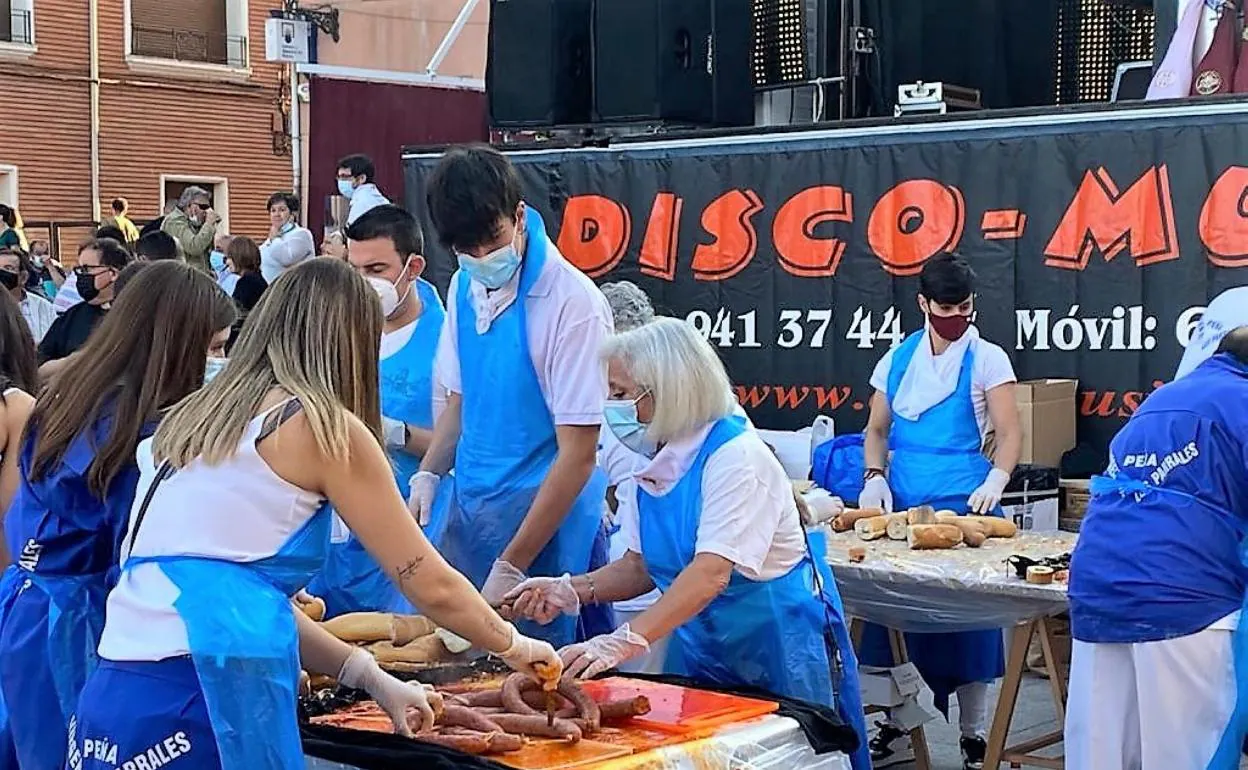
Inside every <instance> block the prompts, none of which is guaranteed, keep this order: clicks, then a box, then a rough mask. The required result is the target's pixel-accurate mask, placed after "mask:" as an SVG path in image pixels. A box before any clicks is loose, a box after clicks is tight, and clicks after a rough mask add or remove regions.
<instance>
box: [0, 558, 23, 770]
mask: <svg viewBox="0 0 1248 770" xmlns="http://www.w3.org/2000/svg"><path fill="white" fill-rule="evenodd" d="M23 582H25V578H23V577H22V575H21V573H20V571H19V570H17V569H14V568H11V567H10V568H8V569H6V570H5V571H4V576H3V577H0V628H3V627H4V616H5V615H6V614H7V613H8V610H9V605H10V604H12V600H13V599H14V598H16V597H17V592H18V590H20V588H21V583H23ZM0 770H18V765H17V751H16V749H15V748H14V746H13V733H12V731H11V730H10V729H9V709H8V706H6V705H5V700H4V688H2V687H0Z"/></svg>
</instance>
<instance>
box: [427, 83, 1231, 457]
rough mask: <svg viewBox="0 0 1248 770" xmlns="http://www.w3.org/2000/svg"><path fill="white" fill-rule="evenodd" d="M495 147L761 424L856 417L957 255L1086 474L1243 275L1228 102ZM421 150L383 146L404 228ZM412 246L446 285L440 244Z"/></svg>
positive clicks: (996, 330)
mask: <svg viewBox="0 0 1248 770" xmlns="http://www.w3.org/2000/svg"><path fill="white" fill-rule="evenodd" d="M507 149H508V151H509V154H510V156H511V157H512V159H513V161H514V162H515V163H516V166H517V167H518V169H519V171H520V174H521V177H522V179H523V181H524V185H525V199H526V201H527V202H528V203H529V204H530V205H532V206H534V207H536V208H537V210H538V211H540V212H541V214H542V215H543V217H545V219H546V223H547V229H548V231H549V233H550V237H551V238H552V239H553V240H554V241H555V243H557V244H558V246H559V249H560V250H561V251H562V252H563V254H564V256H566V257H567V258H568V259H570V260H572V261H573V262H574V263H575V264H576V265H577V266H579V267H580V268H581V269H582V270H584V271H585V272H586V273H588V274H589V275H591V276H592V277H594V278H595V279H596V280H598V281H613V280H630V281H634V282H636V283H637V284H639V285H640V286H641V287H642V288H644V289H645V290H646V291H647V292H649V293H650V295H651V296H652V297H653V299H654V302H655V305H656V307H657V308H658V309H659V310H660V312H662V313H664V314H668V315H674V316H679V317H681V318H685V319H687V320H688V321H689V322H690V323H692V324H693V325H694V326H696V327H697V328H698V330H699V331H701V332H702V333H703V334H705V335H706V337H707V339H709V340H710V341H711V342H712V343H713V344H714V345H715V346H716V347H718V348H719V350H720V352H721V353H722V355H723V358H724V360H725V361H726V362H727V364H728V368H729V372H730V374H731V376H732V378H733V381H734V382H735V383H736V389H737V395H738V397H739V398H740V400H741V402H742V403H743V404H744V405H745V407H746V409H747V410H748V411H749V413H750V415H751V417H752V418H753V419H754V420H755V422H756V423H757V424H758V425H759V426H760V427H768V428H777V429H793V428H799V427H802V426H806V425H809V424H811V421H812V420H813V419H814V417H815V416H816V415H818V414H820V413H823V414H830V415H832V416H833V417H834V419H835V421H836V426H837V432H838V433H839V432H844V431H848V430H858V429H861V427H862V425H864V424H865V421H866V416H867V411H868V410H867V404H868V401H869V399H870V396H871V389H870V386H869V385H868V379H869V378H870V375H871V371H872V369H873V367H874V366H875V364H876V362H877V361H878V360H879V358H880V356H882V355H883V354H884V353H885V352H886V351H887V350H888V349H889V348H890V347H891V346H894V345H897V344H898V343H899V342H901V340H902V339H904V338H905V336H906V335H907V334H911V333H913V332H915V331H916V330H917V329H919V328H920V326H921V324H922V315H921V313H920V312H919V308H918V305H917V303H916V299H915V295H916V292H917V289H918V281H917V278H916V276H917V274H918V272H919V270H920V268H921V267H922V265H923V263H924V261H925V260H927V259H928V258H930V257H931V256H933V255H935V254H940V253H942V252H956V253H958V254H961V255H962V256H963V257H965V258H966V259H967V260H968V261H969V262H970V263H971V265H972V266H973V267H974V269H975V271H976V272H977V273H978V275H979V284H980V287H981V291H980V294H979V295H978V297H977V298H976V312H977V318H976V324H977V326H978V328H979V330H980V332H981V334H982V336H984V337H985V338H987V339H990V340H992V341H994V342H996V343H998V344H1000V345H1002V346H1003V347H1004V348H1005V349H1006V350H1007V351H1009V352H1010V353H1011V355H1012V357H1013V360H1014V366H1015V369H1016V371H1017V373H1018V376H1019V378H1020V379H1036V378H1048V377H1055V378H1077V379H1078V381H1079V387H1078V393H1077V398H1076V408H1077V411H1078V429H1079V430H1078V432H1079V446H1078V447H1077V448H1076V450H1075V451H1073V452H1071V453H1069V454H1067V456H1066V459H1065V461H1064V470H1065V471H1066V473H1067V474H1070V475H1079V474H1088V473H1092V472H1096V471H1099V470H1100V469H1101V468H1103V467H1104V463H1105V459H1104V458H1105V452H1106V448H1107V446H1108V443H1109V440H1110V439H1111V438H1112V437H1113V435H1114V433H1115V432H1116V431H1117V430H1118V428H1119V427H1120V426H1121V425H1122V423H1123V421H1124V420H1125V419H1126V418H1128V417H1129V416H1130V415H1131V414H1132V413H1133V411H1134V410H1135V409H1136V408H1137V407H1138V406H1139V405H1140V403H1141V402H1142V401H1143V400H1144V399H1145V398H1146V397H1147V396H1148V394H1149V393H1150V392H1151V391H1153V390H1154V389H1156V388H1157V387H1158V386H1160V385H1161V384H1162V383H1164V382H1166V381H1167V380H1168V379H1170V377H1171V376H1172V375H1173V373H1174V369H1175V367H1176V365H1177V364H1178V361H1179V358H1180V356H1181V354H1182V351H1183V347H1184V346H1185V345H1186V344H1187V340H1188V337H1189V335H1190V333H1191V330H1192V328H1193V326H1194V325H1195V323H1196V321H1197V320H1199V317H1200V313H1201V311H1202V310H1203V307H1204V305H1205V304H1206V303H1207V302H1208V300H1209V299H1210V298H1211V297H1213V296H1215V295H1216V294H1217V293H1218V292H1220V291H1222V290H1224V289H1227V288H1230V287H1232V286H1237V285H1242V284H1246V283H1248V103H1243V102H1239V103H1236V102H1195V103H1192V102H1183V103H1172V104H1167V103H1160V104H1157V105H1143V104H1138V106H1135V107H1128V108H1123V107H1121V106H1119V107H1109V108H1103V109H1091V110H1090V109H1088V108H1086V107H1081V108H1078V109H1072V110H1069V111H1064V110H1056V111H1055V110H1053V109H1052V108H1049V109H1045V110H1042V111H1033V112H1015V113H1006V114H1001V113H980V114H978V115H977V114H964V115H961V116H958V117H948V116H946V117H941V118H937V119H931V118H921V119H912V120H908V121H873V122H870V123H849V124H842V125H839V126H833V127H807V128H805V129H804V130H794V129H792V128H787V129H784V130H779V131H770V132H764V131H761V130H755V131H753V132H750V133H740V132H737V133H731V132H728V133H709V132H703V133H700V134H687V135H666V136H662V135H659V136H650V137H646V138H626V139H616V140H613V141H611V142H610V144H609V145H608V146H605V147H603V146H580V147H571V146H554V145H540V144H539V145H525V146H513V147H509V148H507ZM438 154H439V152H438V151H436V150H433V149H421V148H409V149H407V150H406V151H405V153H404V176H405V183H406V190H407V202H408V204H409V206H410V207H411V208H412V210H413V211H415V212H417V213H418V215H419V216H420V217H421V218H422V220H423V221H424V222H425V223H426V227H427V228H428V209H427V206H426V204H425V189H424V181H425V179H426V178H427V177H428V175H429V173H430V171H431V170H432V168H433V166H434V164H435V163H436V161H437V158H438ZM430 232H431V228H430ZM430 240H433V239H432V238H431V239H430ZM429 250H430V252H431V253H430V255H429V260H430V274H431V276H432V278H433V280H434V281H435V282H436V283H437V284H438V285H439V287H440V288H441V289H443V290H445V288H446V285H447V282H448V280H449V278H450V275H451V273H452V272H453V270H454V265H455V262H454V259H453V258H452V257H451V255H449V254H448V253H446V252H445V251H443V250H441V249H440V248H439V247H438V246H437V245H436V244H434V245H431V246H430V249H429Z"/></svg>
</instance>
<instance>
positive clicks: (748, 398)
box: [734, 385, 867, 411]
mask: <svg viewBox="0 0 1248 770" xmlns="http://www.w3.org/2000/svg"><path fill="white" fill-rule="evenodd" d="M734 390H735V391H736V394H737V400H738V401H740V402H741V405H742V406H743V407H745V408H746V409H756V408H758V407H761V406H776V407H778V408H780V409H800V408H804V407H813V408H815V409H818V410H820V411H824V410H833V409H840V408H841V407H843V406H844V407H849V408H851V409H853V410H855V411H862V410H863V409H866V408H867V399H866V398H855V397H854V389H853V388H852V387H850V386H849V385H737V386H736V387H735V388H734Z"/></svg>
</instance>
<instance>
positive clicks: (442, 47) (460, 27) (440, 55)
mask: <svg viewBox="0 0 1248 770" xmlns="http://www.w3.org/2000/svg"><path fill="white" fill-rule="evenodd" d="M479 2H480V0H464V4H463V6H462V7H461V8H460V9H459V15H458V16H456V17H455V23H454V24H452V25H451V28H450V29H448V30H447V31H446V37H443V38H442V42H441V43H439V44H438V50H436V51H434V52H433V56H432V57H430V59H429V66H427V67H425V72H427V73H429V74H430V75H436V74H438V67H441V66H442V60H443V59H445V58H446V55H447V54H448V53H450V52H451V46H453V45H455V41H456V40H458V39H459V33H460V32H463V31H464V26H465V25H466V24H468V19H469V18H470V17H471V16H472V12H473V11H475V10H477V3H479Z"/></svg>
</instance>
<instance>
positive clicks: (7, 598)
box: [0, 410, 155, 768]
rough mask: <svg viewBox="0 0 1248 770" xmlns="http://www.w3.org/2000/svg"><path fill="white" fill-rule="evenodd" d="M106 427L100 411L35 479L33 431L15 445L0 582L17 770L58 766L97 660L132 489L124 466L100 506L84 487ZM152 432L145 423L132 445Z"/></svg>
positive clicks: (0, 640)
mask: <svg viewBox="0 0 1248 770" xmlns="http://www.w3.org/2000/svg"><path fill="white" fill-rule="evenodd" d="M111 430H112V420H111V417H110V416H109V412H108V411H107V410H106V411H105V416H103V417H101V418H100V419H98V420H97V421H96V423H95V425H94V426H92V429H91V430H84V431H82V432H81V433H79V435H78V436H76V437H75V438H74V440H73V441H72V442H71V443H70V445H69V447H68V448H67V450H66V452H65V455H64V457H63V458H62V459H61V462H60V464H59V465H56V466H53V467H52V468H50V469H49V470H48V472H47V474H46V475H45V476H44V477H43V478H41V479H39V480H38V481H35V482H32V481H30V468H31V463H32V461H33V458H34V446H35V442H36V440H37V429H36V430H35V431H32V432H31V433H30V434H28V435H27V436H26V439H25V440H24V441H23V444H22V450H21V451H22V455H21V460H20V465H21V469H22V482H21V485H20V486H19V487H18V491H17V495H16V497H15V498H14V500H13V504H12V506H11V507H10V509H9V513H8V515H7V517H6V520H5V522H4V525H5V534H6V537H7V538H8V546H9V550H10V552H11V553H12V554H13V558H14V559H15V560H16V563H15V564H12V565H10V566H9V567H8V569H7V570H6V571H5V577H4V580H3V583H2V584H0V586H2V589H0V590H2V593H0V617H2V618H3V620H2V621H0V691H2V693H3V699H4V702H5V703H6V704H7V705H8V707H9V714H8V717H9V726H10V730H11V734H12V739H13V744H14V747H15V750H16V753H17V757H18V759H19V761H20V764H21V766H22V767H23V768H28V767H31V768H43V767H48V768H58V767H60V766H61V765H62V764H63V763H64V761H65V747H66V728H67V726H68V724H69V720H70V718H71V717H72V716H73V713H74V710H75V709H76V708H77V705H78V695H79V693H80V692H81V691H82V686H83V684H85V682H86V680H87V676H88V675H89V674H90V673H91V671H92V670H94V669H95V667H96V665H97V663H98V657H97V654H96V646H97V645H98V644H99V639H100V633H101V632H102V631H103V630H104V604H105V599H106V598H107V596H108V591H109V589H110V588H111V585H112V579H111V578H112V573H113V567H114V565H115V564H116V559H117V553H118V549H119V548H120V543H121V533H122V530H123V529H124V527H125V523H126V520H127V518H128V516H129V514H130V507H131V504H132V503H133V501H134V490H135V487H136V485H137V484H138V469H137V467H135V466H133V465H131V466H129V467H127V468H125V469H123V470H122V472H121V473H120V474H119V475H118V476H117V477H116V478H115V479H114V480H113V482H112V485H111V486H110V488H109V491H108V494H107V496H106V499H104V500H100V499H98V498H97V497H95V495H94V494H92V493H91V491H90V490H89V489H88V487H87V473H88V470H89V468H90V465H91V462H92V460H94V458H95V447H96V446H98V445H99V444H101V443H103V442H104V441H105V440H106V439H107V437H108V435H109V434H110V432H111ZM154 430H155V423H148V424H147V425H145V426H144V427H143V430H142V433H141V435H140V438H144V437H146V436H148V435H150V434H151V432H152V431H154ZM16 704H20V707H18V708H14V706H15V705H16Z"/></svg>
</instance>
